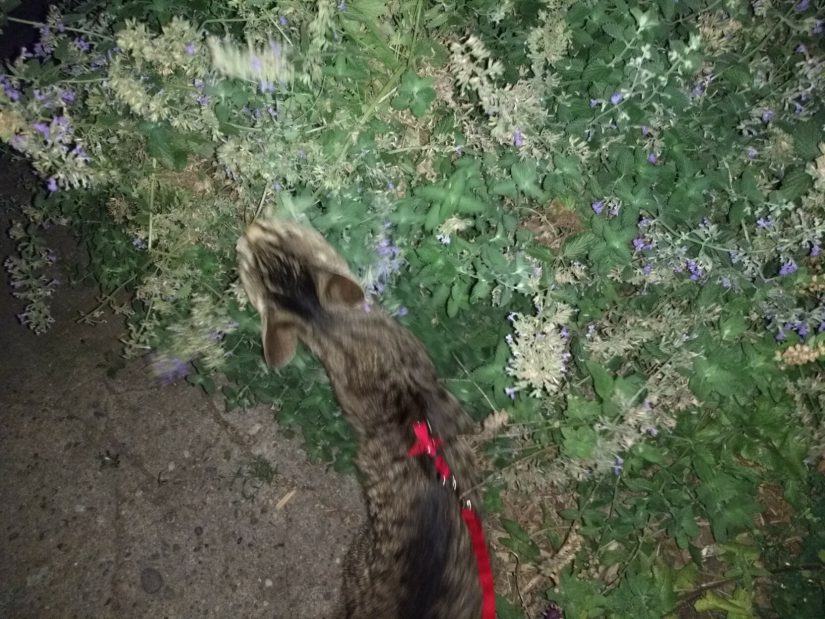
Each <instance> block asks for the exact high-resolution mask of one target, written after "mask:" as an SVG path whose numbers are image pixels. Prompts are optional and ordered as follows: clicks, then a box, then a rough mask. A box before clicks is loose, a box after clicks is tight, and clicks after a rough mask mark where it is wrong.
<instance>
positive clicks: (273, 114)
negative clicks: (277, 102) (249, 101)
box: [266, 105, 278, 121]
mask: <svg viewBox="0 0 825 619" xmlns="http://www.w3.org/2000/svg"><path fill="white" fill-rule="evenodd" d="M266 111H267V114H269V117H270V118H271V119H272V120H273V121H275V120H278V111H277V110H276V109H275V108H274V107H272V106H271V105H270V106H269V107H267V108H266Z"/></svg>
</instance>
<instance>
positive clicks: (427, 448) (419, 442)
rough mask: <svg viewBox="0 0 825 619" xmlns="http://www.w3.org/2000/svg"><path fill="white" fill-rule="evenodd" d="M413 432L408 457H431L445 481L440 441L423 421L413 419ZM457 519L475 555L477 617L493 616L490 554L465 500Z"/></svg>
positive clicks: (446, 474) (492, 618)
mask: <svg viewBox="0 0 825 619" xmlns="http://www.w3.org/2000/svg"><path fill="white" fill-rule="evenodd" d="M413 432H414V433H415V443H413V445H412V447H410V449H409V451H408V452H407V455H408V456H410V457H413V456H421V455H425V456H427V457H428V458H431V459H432V460H433V464H434V466H435V470H436V472H437V473H438V476H439V477H440V478H441V481H442V482H446V481H447V480H448V479H449V478H450V477H452V473H451V472H450V466H449V465H448V464H447V461H446V460H445V459H444V456H442V455H441V454H440V453H439V452H438V448H439V447H441V443H442V440H441V439H440V438H435V437H433V436H432V435H431V434H430V427H429V425H428V424H427V423H426V422H424V421H416V422H415V423H414V424H413ZM453 487H455V485H453ZM461 519H462V520H463V521H464V524H465V525H466V526H467V530H468V531H469V533H470V540H471V541H472V543H473V553H474V554H475V556H476V565H477V567H478V584H479V586H480V587H481V619H496V594H495V591H494V589H493V570H492V568H491V567H490V555H489V554H488V552H487V544H486V543H485V541H484V530H483V529H482V528H481V519H480V518H479V517H478V512H477V511H476V510H474V509H473V507H472V505H470V502H469V501H466V505H463V506H462V507H461Z"/></svg>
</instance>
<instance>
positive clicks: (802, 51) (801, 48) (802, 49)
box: [794, 43, 808, 55]
mask: <svg viewBox="0 0 825 619" xmlns="http://www.w3.org/2000/svg"><path fill="white" fill-rule="evenodd" d="M794 51H795V52H796V53H797V54H806V55H807V53H808V48H807V47H805V44H804V43H800V44H799V45H797V46H796V49H795V50H794Z"/></svg>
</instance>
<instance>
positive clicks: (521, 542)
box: [501, 518, 541, 561]
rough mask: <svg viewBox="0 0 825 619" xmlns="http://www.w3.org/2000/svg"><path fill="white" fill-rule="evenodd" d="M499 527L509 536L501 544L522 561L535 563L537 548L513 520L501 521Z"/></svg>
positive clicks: (537, 553) (537, 556)
mask: <svg viewBox="0 0 825 619" xmlns="http://www.w3.org/2000/svg"><path fill="white" fill-rule="evenodd" d="M501 526H502V528H504V530H505V531H507V533H508V534H509V537H506V538H504V539H502V543H503V544H504V545H505V546H507V547H508V548H509V549H510V550H512V551H513V552H515V553H516V554H517V555H518V556H519V558H520V559H522V560H523V561H536V560H537V559H538V558H539V556H540V554H541V553H540V551H539V547H538V546H537V545H536V544H535V542H533V540H531V539H530V536H529V535H528V534H527V532H526V531H525V530H524V529H523V528H522V527H521V525H520V524H519V523H518V522H516V521H515V520H509V519H507V518H502V519H501Z"/></svg>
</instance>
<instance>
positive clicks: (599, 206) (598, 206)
mask: <svg viewBox="0 0 825 619" xmlns="http://www.w3.org/2000/svg"><path fill="white" fill-rule="evenodd" d="M590 208H592V209H593V212H594V213H596V215H601V214H602V211H603V210H604V202H603V201H602V200H598V201H597V202H593V203H592V204H591V205H590Z"/></svg>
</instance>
